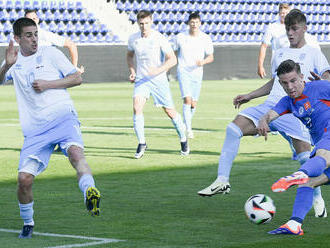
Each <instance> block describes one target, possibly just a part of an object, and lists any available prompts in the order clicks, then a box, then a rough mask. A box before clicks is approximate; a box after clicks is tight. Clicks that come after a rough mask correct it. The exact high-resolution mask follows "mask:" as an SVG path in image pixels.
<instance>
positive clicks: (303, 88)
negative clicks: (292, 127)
mask: <svg viewBox="0 0 330 248" xmlns="http://www.w3.org/2000/svg"><path fill="white" fill-rule="evenodd" d="M277 75H278V77H279V81H280V83H281V85H282V87H283V88H284V90H285V92H286V93H287V96H284V97H283V98H282V99H281V100H280V101H279V102H278V103H277V104H276V106H275V107H273V108H272V110H270V111H269V112H268V113H267V114H266V115H265V116H263V117H262V118H261V120H260V121H259V125H258V127H257V130H258V133H259V134H260V135H264V136H265V139H267V132H268V126H269V124H270V123H271V122H272V121H274V120H276V119H277V118H279V117H280V116H283V115H285V114H288V113H293V115H294V116H296V117H297V118H299V119H300V120H301V121H302V122H303V123H304V125H305V126H306V127H307V128H308V129H309V131H310V134H311V137H312V140H313V143H314V144H315V147H314V149H313V151H312V153H311V156H310V159H309V160H307V162H305V163H304V164H303V165H302V166H301V167H300V169H299V171H297V172H295V173H293V174H292V175H290V176H286V177H282V178H280V179H279V180H278V181H277V182H276V183H274V184H273V185H272V190H273V191H274V192H282V191H285V190H287V189H288V188H289V187H291V186H293V185H299V187H298V189H297V193H296V199H295V203H294V206H293V212H292V216H291V218H290V220H289V221H288V222H287V223H286V224H284V225H282V226H281V227H279V228H277V229H275V230H273V231H271V232H269V233H270V234H293V235H303V233H304V232H303V230H302V229H301V225H302V222H303V220H304V218H305V216H306V214H307V213H308V211H309V210H310V209H311V207H312V205H313V191H314V187H315V186H319V185H322V184H325V183H328V182H329V180H330V169H329V168H328V167H329V166H330V132H329V131H330V82H329V81H313V82H309V83H305V82H304V77H303V75H302V74H301V71H300V66H299V64H298V63H295V62H294V61H293V60H285V61H283V62H282V63H281V64H280V66H279V67H278V70H277Z"/></svg>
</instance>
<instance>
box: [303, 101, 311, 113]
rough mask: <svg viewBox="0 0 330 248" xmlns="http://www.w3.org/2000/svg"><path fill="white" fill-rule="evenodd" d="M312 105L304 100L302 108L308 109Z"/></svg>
mask: <svg viewBox="0 0 330 248" xmlns="http://www.w3.org/2000/svg"><path fill="white" fill-rule="evenodd" d="M311 107H312V106H311V103H310V102H309V101H307V102H305V103H304V108H305V110H306V111H307V110H308V109H310V108H311Z"/></svg>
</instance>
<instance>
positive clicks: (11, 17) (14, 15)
mask: <svg viewBox="0 0 330 248" xmlns="http://www.w3.org/2000/svg"><path fill="white" fill-rule="evenodd" d="M17 19H18V14H17V12H15V11H10V12H9V21H10V22H11V23H13V22H15V21H16V20H17Z"/></svg>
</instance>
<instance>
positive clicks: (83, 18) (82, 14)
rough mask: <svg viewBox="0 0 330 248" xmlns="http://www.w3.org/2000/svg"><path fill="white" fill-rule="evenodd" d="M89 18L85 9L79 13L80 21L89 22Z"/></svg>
mask: <svg viewBox="0 0 330 248" xmlns="http://www.w3.org/2000/svg"><path fill="white" fill-rule="evenodd" d="M87 20H88V16H87V14H86V13H85V12H84V11H82V12H80V14H79V22H80V23H82V24H84V23H85V22H87Z"/></svg>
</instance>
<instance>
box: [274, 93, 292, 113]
mask: <svg viewBox="0 0 330 248" xmlns="http://www.w3.org/2000/svg"><path fill="white" fill-rule="evenodd" d="M272 110H274V111H275V112H276V113H278V114H279V115H285V114H289V113H291V112H292V109H291V105H290V97H288V96H285V97H282V99H281V100H280V101H279V102H278V103H277V104H276V105H275V106H274V107H273V108H272Z"/></svg>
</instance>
